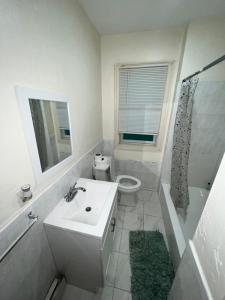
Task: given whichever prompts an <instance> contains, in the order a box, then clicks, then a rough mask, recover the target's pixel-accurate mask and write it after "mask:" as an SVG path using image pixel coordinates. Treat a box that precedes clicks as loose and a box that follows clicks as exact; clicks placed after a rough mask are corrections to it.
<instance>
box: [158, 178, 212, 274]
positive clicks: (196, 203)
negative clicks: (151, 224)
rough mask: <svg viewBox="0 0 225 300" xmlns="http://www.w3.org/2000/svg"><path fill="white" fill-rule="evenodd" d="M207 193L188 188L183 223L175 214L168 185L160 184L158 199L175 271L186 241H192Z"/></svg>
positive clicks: (200, 189) (195, 188)
mask: <svg viewBox="0 0 225 300" xmlns="http://www.w3.org/2000/svg"><path fill="white" fill-rule="evenodd" d="M208 193H209V191H207V190H206V189H202V188H198V187H189V199H190V205H189V207H188V210H187V216H186V219H185V221H184V220H183V218H182V216H181V215H179V214H177V212H176V209H175V207H174V204H173V201H172V199H171V196H170V184H167V183H162V184H161V187H160V191H159V199H160V204H161V208H162V214H163V220H164V225H165V231H166V237H167V240H168V245H169V249H170V254H171V257H172V260H173V264H174V267H175V269H176V268H177V267H178V265H179V262H180V260H181V257H182V255H183V253H184V250H185V248H186V244H187V243H188V240H190V239H192V237H193V234H194V232H195V229H196V227H197V224H198V221H199V219H200V216H201V213H202V211H203V208H204V206H205V203H206V201H207V197H208Z"/></svg>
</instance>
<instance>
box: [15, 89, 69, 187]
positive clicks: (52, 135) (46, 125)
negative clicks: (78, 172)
mask: <svg viewBox="0 0 225 300" xmlns="http://www.w3.org/2000/svg"><path fill="white" fill-rule="evenodd" d="M16 94H17V97H18V100H19V105H20V110H21V116H22V121H23V125H24V131H25V136H26V140H27V147H28V150H29V153H30V158H31V162H32V167H33V170H34V175H35V179H36V183H37V184H40V183H42V182H44V181H45V180H46V179H48V178H50V177H52V176H55V175H56V174H57V173H58V172H59V171H60V170H61V169H63V168H65V166H66V165H67V164H68V163H69V162H71V161H72V160H73V158H74V151H73V141H72V133H71V123H70V113H69V112H70V101H69V100H68V98H67V97H65V96H62V95H55V94H52V93H49V92H46V91H39V90H33V89H30V88H26V87H19V86H17V87H16Z"/></svg>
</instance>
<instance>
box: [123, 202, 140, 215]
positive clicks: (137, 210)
mask: <svg viewBox="0 0 225 300" xmlns="http://www.w3.org/2000/svg"><path fill="white" fill-rule="evenodd" d="M126 212H130V213H133V214H139V215H141V214H143V212H144V202H143V201H140V200H138V201H137V203H136V205H135V206H127V207H126Z"/></svg>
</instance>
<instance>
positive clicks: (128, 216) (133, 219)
mask: <svg viewBox="0 0 225 300" xmlns="http://www.w3.org/2000/svg"><path fill="white" fill-rule="evenodd" d="M123 228H125V229H129V230H143V214H142V215H138V214H133V213H129V212H126V213H125V218H124V223H123Z"/></svg>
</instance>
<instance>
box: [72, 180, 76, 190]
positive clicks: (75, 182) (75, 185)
mask: <svg viewBox="0 0 225 300" xmlns="http://www.w3.org/2000/svg"><path fill="white" fill-rule="evenodd" d="M76 185H77V182H76V181H75V183H74V185H73V186H72V188H73V189H74V188H75V186H76Z"/></svg>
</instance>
